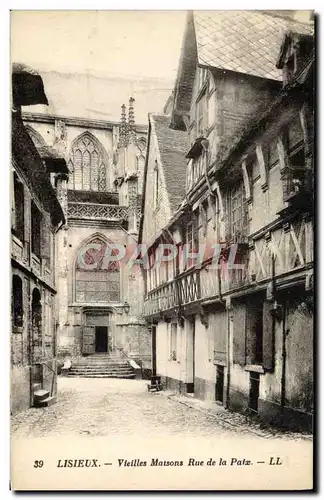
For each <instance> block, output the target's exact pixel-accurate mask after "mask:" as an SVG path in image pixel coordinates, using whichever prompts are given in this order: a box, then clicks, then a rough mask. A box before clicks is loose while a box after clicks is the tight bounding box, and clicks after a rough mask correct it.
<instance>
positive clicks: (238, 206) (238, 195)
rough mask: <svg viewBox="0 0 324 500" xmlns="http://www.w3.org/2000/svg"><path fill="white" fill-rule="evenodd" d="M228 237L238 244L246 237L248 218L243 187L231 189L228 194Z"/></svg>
mask: <svg viewBox="0 0 324 500" xmlns="http://www.w3.org/2000/svg"><path fill="white" fill-rule="evenodd" d="M230 206H231V210H230V232H231V234H230V236H231V237H232V238H233V239H234V240H235V241H236V242H239V241H240V240H241V239H243V238H244V237H245V236H246V235H247V229H248V228H247V226H248V216H247V203H246V200H245V195H244V189H243V185H240V186H239V187H238V188H236V189H233V190H232V191H231V194H230Z"/></svg>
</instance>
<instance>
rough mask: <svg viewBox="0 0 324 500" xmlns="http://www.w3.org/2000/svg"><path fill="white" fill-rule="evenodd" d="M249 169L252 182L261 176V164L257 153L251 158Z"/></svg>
mask: <svg viewBox="0 0 324 500" xmlns="http://www.w3.org/2000/svg"><path fill="white" fill-rule="evenodd" d="M247 171H248V174H249V176H250V178H251V179H252V182H254V181H256V180H257V178H258V177H259V176H260V166H259V162H258V159H257V156H256V155H253V158H251V161H250V163H249V164H248V166H247Z"/></svg>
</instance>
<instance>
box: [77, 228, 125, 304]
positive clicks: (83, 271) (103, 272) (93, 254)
mask: <svg viewBox="0 0 324 500" xmlns="http://www.w3.org/2000/svg"><path fill="white" fill-rule="evenodd" d="M117 254H118V250H117V249H116V248H114V247H113V246H112V245H111V244H109V243H108V242H107V241H106V240H105V239H104V238H103V237H100V236H94V237H93V238H92V239H90V241H89V240H88V241H87V242H85V243H84V244H83V245H82V246H81V248H80V249H79V250H78V253H77V256H76V262H75V301H76V302H78V303H83V304H88V303H102V302H106V303H109V302H110V303H116V302H120V269H119V263H118V262H117V261H114V260H111V259H110V256H111V257H114V256H116V255H117Z"/></svg>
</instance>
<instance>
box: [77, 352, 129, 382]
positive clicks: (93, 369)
mask: <svg viewBox="0 0 324 500" xmlns="http://www.w3.org/2000/svg"><path fill="white" fill-rule="evenodd" d="M68 376H69V377H86V378H127V379H132V378H134V377H135V371H134V369H133V368H132V367H131V366H130V364H129V363H128V361H127V359H126V358H124V357H122V356H121V354H120V353H119V352H118V351H113V352H111V353H109V354H108V353H104V354H91V355H89V356H85V357H82V358H79V359H77V360H75V361H73V362H72V367H71V369H70V370H69V372H68Z"/></svg>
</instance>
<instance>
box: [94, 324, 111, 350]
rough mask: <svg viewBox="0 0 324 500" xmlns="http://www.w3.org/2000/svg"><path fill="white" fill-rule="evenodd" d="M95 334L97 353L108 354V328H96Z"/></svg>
mask: <svg viewBox="0 0 324 500" xmlns="http://www.w3.org/2000/svg"><path fill="white" fill-rule="evenodd" d="M95 329H96V333H95V339H96V340H95V342H96V345H95V349H96V352H97V353H103V352H108V327H107V326H96V327H95Z"/></svg>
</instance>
